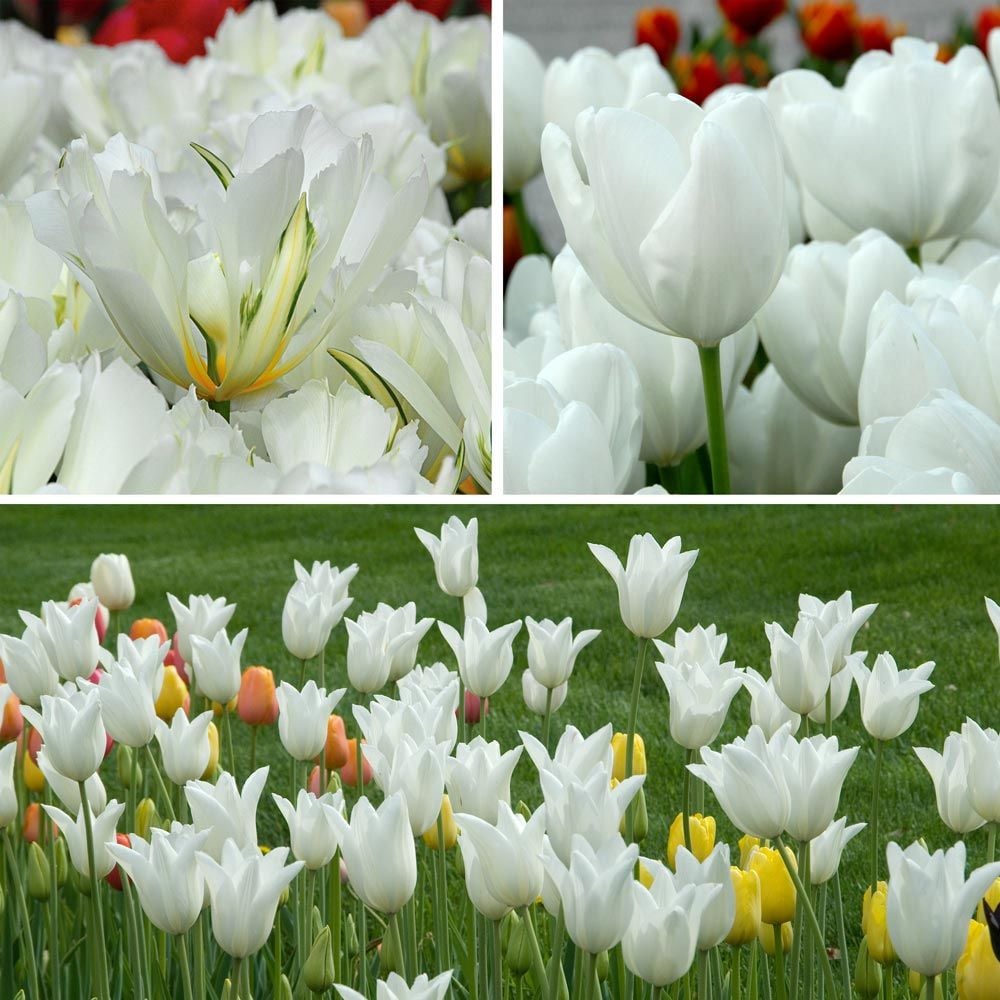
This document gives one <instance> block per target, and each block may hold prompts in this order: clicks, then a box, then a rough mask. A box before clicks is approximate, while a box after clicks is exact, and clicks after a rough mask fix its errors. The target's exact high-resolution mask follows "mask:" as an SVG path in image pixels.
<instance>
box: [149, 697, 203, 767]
mask: <svg viewBox="0 0 1000 1000" xmlns="http://www.w3.org/2000/svg"><path fill="white" fill-rule="evenodd" d="M211 721H212V713H211V712H202V713H201V715H198V716H196V717H195V718H194V719H191V720H189V719H188V717H187V715H185V714H184V712H182V711H180V710H178V711H177V712H175V713H174V717H173V719H172V720H171V722H170V725H169V726H168V725H167V724H166V723H165V722H164V721H163V720H162V719H157V722H156V740H157V742H158V743H159V744H160V753H161V754H162V756H163V770H164V771H166V772H167V777H168V778H169V779H170V780H171V781H172V782H174V784H175V785H183V784H185V783H186V782H188V781H194V780H195V779H196V778H200V777H201V776H202V774H204V773H205V768H206V767H208V760H209V757H210V756H211V753H212V748H211V746H210V745H209V742H208V725H209V723H210V722H211Z"/></svg>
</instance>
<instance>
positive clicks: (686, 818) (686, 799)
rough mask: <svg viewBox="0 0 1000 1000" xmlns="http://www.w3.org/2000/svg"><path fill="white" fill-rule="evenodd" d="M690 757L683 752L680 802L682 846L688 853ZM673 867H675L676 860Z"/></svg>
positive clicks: (689, 833) (689, 842)
mask: <svg viewBox="0 0 1000 1000" xmlns="http://www.w3.org/2000/svg"><path fill="white" fill-rule="evenodd" d="M692 756H693V751H691V750H685V751H684V797H683V800H682V802H683V809H684V816H683V819H682V821H681V822H682V823H683V826H684V846H685V847H686V848H687V849H688V850H689V851H690V850H691V771H690V770H689V768H688V765H689V764H690V763H691V759H692ZM674 867H676V860H675V862H674Z"/></svg>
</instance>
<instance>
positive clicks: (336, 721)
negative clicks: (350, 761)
mask: <svg viewBox="0 0 1000 1000" xmlns="http://www.w3.org/2000/svg"><path fill="white" fill-rule="evenodd" d="M346 763H347V731H346V730H345V729H344V720H343V719H342V718H341V717H340V716H339V715H331V716H330V718H329V719H327V721H326V744H325V746H324V748H323V764H324V766H325V767H326V769H327V770H328V771H336V770H337V769H338V768H341V767H343V766H344V765H345V764H346Z"/></svg>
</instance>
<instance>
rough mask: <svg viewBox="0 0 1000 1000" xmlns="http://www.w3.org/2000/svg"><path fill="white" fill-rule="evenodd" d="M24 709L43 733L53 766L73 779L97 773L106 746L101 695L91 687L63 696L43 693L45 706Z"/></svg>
mask: <svg viewBox="0 0 1000 1000" xmlns="http://www.w3.org/2000/svg"><path fill="white" fill-rule="evenodd" d="M21 712H22V713H23V714H24V717H25V719H27V720H28V722H30V723H31V724H32V725H33V726H34V727H35V728H36V729H37V730H38V731H39V732H40V733H41V735H42V743H43V744H44V746H45V751H46V755H47V757H48V759H49V762H50V763H51V764H52V766H53V767H54V768H55V769H56V770H57V771H58V772H59V773H60V774H61V775H63V776H64V777H66V778H69V779H70V780H71V781H78V782H79V781H86V780H87V779H88V778H89V777H90V776H91V775H92V774H95V773H96V772H97V770H98V768H99V767H100V766H101V763H102V761H103V760H104V753H105V751H106V750H107V732H106V731H105V729H104V723H103V722H102V721H101V699H100V697H99V696H98V694H97V692H96V691H95V690H94V689H93V688H91V689H90V690H89V691H74V692H71V693H69V694H63V695H62V696H61V697H53V696H51V695H43V696H42V710H41V712H40V713H39V712H37V711H35V709H33V708H32V707H31V706H30V705H22V706H21Z"/></svg>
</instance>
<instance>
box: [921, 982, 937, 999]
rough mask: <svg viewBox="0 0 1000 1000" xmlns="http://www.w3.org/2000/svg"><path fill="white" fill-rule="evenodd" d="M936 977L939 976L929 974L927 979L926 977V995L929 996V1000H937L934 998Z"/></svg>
mask: <svg viewBox="0 0 1000 1000" xmlns="http://www.w3.org/2000/svg"><path fill="white" fill-rule="evenodd" d="M935 979H937V976H928V977H927V979H926V984H927V986H926V993H925V994H924V995H925V996H926V997H927V1000H935V998H934V980H935ZM921 992H924V991H921Z"/></svg>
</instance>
